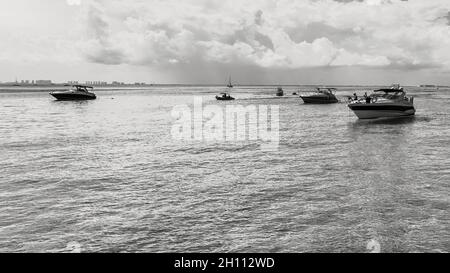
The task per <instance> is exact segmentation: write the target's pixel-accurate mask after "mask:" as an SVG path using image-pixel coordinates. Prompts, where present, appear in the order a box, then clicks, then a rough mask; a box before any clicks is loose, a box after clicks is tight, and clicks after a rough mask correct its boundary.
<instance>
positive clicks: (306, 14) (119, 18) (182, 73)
mask: <svg viewBox="0 0 450 273" xmlns="http://www.w3.org/2000/svg"><path fill="white" fill-rule="evenodd" d="M0 35H1V37H2V39H1V41H0V81H3V82H5V81H13V80H14V79H15V78H16V77H17V78H18V79H30V80H31V79H52V80H54V81H66V80H79V81H85V80H104V81H112V80H120V81H127V82H128V81H129V82H135V81H146V82H154V83H205V84H207V83H222V82H225V81H226V78H227V77H228V75H232V76H233V78H234V80H235V82H236V83H240V84H391V83H393V82H400V83H402V84H412V85H416V84H446V85H450V0H432V1H426V0H408V1H407V0H354V1H352V0H226V1H225V0H40V1H35V0H0Z"/></svg>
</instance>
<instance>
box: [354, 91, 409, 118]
mask: <svg viewBox="0 0 450 273" xmlns="http://www.w3.org/2000/svg"><path fill="white" fill-rule="evenodd" d="M348 107H349V108H350V109H351V110H352V111H353V112H354V113H355V115H356V116H357V117H358V118H360V119H376V118H391V117H407V116H414V115H415V114H416V109H415V107H414V97H407V96H406V92H405V91H404V89H403V88H402V87H400V86H399V85H395V86H393V87H392V88H389V89H380V90H375V91H374V93H373V94H372V95H371V96H368V97H365V98H363V99H360V100H353V101H351V102H350V104H349V105H348Z"/></svg>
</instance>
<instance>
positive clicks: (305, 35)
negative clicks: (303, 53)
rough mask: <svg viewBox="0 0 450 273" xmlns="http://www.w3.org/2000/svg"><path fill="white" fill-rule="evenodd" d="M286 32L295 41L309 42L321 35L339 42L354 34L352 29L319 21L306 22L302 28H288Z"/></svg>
mask: <svg viewBox="0 0 450 273" xmlns="http://www.w3.org/2000/svg"><path fill="white" fill-rule="evenodd" d="M287 33H288V34H289V36H290V38H291V39H292V40H293V41H294V42H296V43H301V42H304V41H306V42H308V43H311V42H313V41H315V40H316V39H319V38H322V37H327V38H328V39H329V40H330V41H333V42H339V41H342V40H344V39H346V38H348V37H352V36H355V35H356V33H355V32H354V31H353V30H352V29H338V28H335V27H332V26H329V25H327V24H324V23H321V22H315V23H311V24H308V25H307V26H306V27H304V28H295V29H289V30H288V31H287Z"/></svg>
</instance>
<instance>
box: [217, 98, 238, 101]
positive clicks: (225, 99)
mask: <svg viewBox="0 0 450 273" xmlns="http://www.w3.org/2000/svg"><path fill="white" fill-rule="evenodd" d="M216 100H219V101H232V100H235V99H234V98H221V97H216Z"/></svg>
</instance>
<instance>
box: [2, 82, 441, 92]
mask: <svg viewBox="0 0 450 273" xmlns="http://www.w3.org/2000/svg"><path fill="white" fill-rule="evenodd" d="M279 86H281V87H287V88H293V87H295V88H298V87H306V88H311V89H314V88H317V87H325V86H326V87H336V88H338V89H339V88H343V87H347V88H348V87H350V88H361V89H372V88H374V89H376V88H380V87H385V85H311V84H307V85H292V84H285V85H235V88H234V89H239V88H249V89H251V88H261V87H263V88H277V87H279ZM70 87H71V86H70V85H65V84H53V85H14V84H0V93H38V92H51V91H64V90H68V89H69V88H70ZM93 87H94V88H95V90H97V91H123V90H145V89H148V88H170V87H184V88H189V87H217V88H227V87H226V86H224V85H223V84H148V85H135V84H124V85H101V86H95V85H94V86H93ZM404 87H406V88H425V89H426V87H420V86H404ZM436 88H437V89H438V88H439V89H441V88H442V89H450V86H436Z"/></svg>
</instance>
